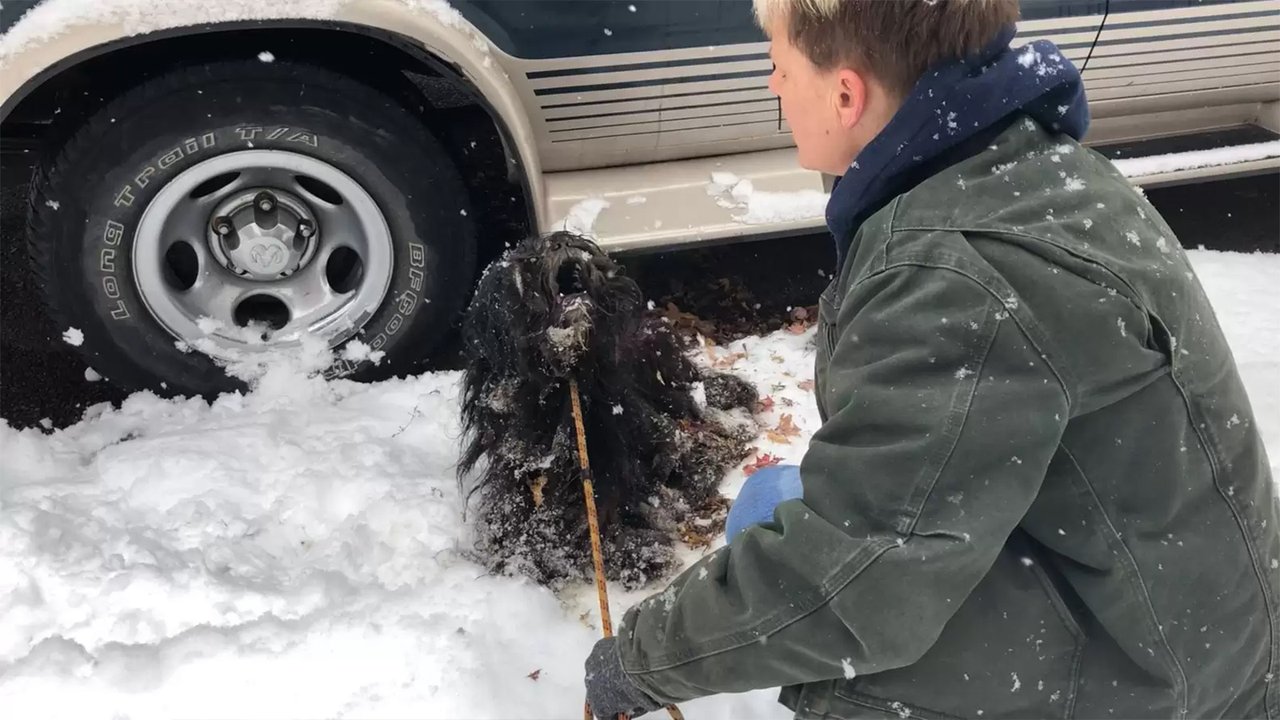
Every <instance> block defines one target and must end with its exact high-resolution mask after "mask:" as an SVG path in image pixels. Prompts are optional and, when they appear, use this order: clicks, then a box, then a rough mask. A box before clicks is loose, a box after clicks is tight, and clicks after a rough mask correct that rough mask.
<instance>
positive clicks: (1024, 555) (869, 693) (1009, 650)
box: [829, 530, 1086, 720]
mask: <svg viewBox="0 0 1280 720" xmlns="http://www.w3.org/2000/svg"><path fill="white" fill-rule="evenodd" d="M922 591H924V590H923V589H922ZM1085 642H1086V640H1085V634H1084V632H1083V631H1082V629H1081V626H1080V624H1079V623H1078V622H1077V621H1076V619H1075V617H1074V615H1073V613H1072V612H1071V610H1070V605H1069V603H1068V602H1067V601H1065V600H1064V595H1063V593H1061V592H1060V591H1059V588H1058V586H1057V584H1056V582H1055V580H1054V577H1053V569H1052V568H1051V567H1045V566H1044V565H1043V562H1042V559H1041V557H1039V553H1037V551H1036V548H1035V545H1034V543H1033V542H1030V541H1029V538H1028V537H1027V536H1026V534H1025V533H1024V532H1023V531H1021V530H1016V531H1014V533H1013V534H1012V535H1011V536H1010V538H1009V540H1008V541H1007V544H1006V545H1005V548H1004V550H1003V551H1002V552H1001V553H1000V555H999V557H998V558H997V559H996V562H995V564H994V565H993V566H992V568H991V570H990V571H989V572H988V573H987V575H986V576H985V577H984V578H983V579H982V581H980V582H979V583H978V585H977V587H975V588H974V590H973V592H972V593H970V595H969V597H967V598H966V599H965V601H964V602H963V603H962V604H961V606H960V608H958V609H957V611H956V614H955V615H954V616H953V617H952V618H951V619H950V621H949V622H948V623H947V624H946V626H945V627H943V629H942V633H941V634H940V635H939V637H938V639H937V641H936V642H935V643H934V645H933V647H931V648H930V649H929V651H928V652H926V653H925V654H924V656H923V657H921V658H920V659H919V660H917V661H916V662H915V663H913V664H911V665H908V666H906V667H901V668H896V669H891V670H885V671H882V672H876V673H869V674H867V675H863V676H860V677H857V678H853V679H851V680H841V681H838V682H836V683H835V684H834V685H833V687H832V704H831V708H830V710H829V712H830V715H831V716H832V717H839V718H862V717H877V716H876V715H873V714H870V713H872V712H881V713H889V715H888V717H894V716H898V717H903V718H921V719H922V720H933V719H935V718H954V717H966V718H971V717H986V718H1024V717H1025V718H1032V717H1034V718H1070V717H1072V716H1073V714H1074V708H1075V702H1076V694H1077V693H1078V692H1079V681H1080V661H1081V658H1082V655H1083V652H1084V647H1085Z"/></svg>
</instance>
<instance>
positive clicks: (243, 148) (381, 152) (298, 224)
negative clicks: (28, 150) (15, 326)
mask: <svg viewBox="0 0 1280 720" xmlns="http://www.w3.org/2000/svg"><path fill="white" fill-rule="evenodd" d="M468 211H469V206H468V197H467V192H466V189H465V186H464V184H463V182H462V179H461V178H460V176H459V174H458V171H457V169H456V168H455V166H454V165H453V163H452V162H451V160H450V159H449V156H448V154H447V153H446V152H445V150H444V148H443V147H442V146H441V145H440V143H439V142H438V141H437V140H436V139H435V138H434V137H432V135H431V134H430V133H429V132H428V131H427V129H426V128H425V127H424V126H423V124H422V123H421V122H420V121H419V120H418V119H416V118H415V117H414V116H413V115H411V114H410V113H409V112H408V111H407V110H406V109H405V108H404V107H403V106H402V105H401V104H399V103H398V102H397V101H396V100H394V99H393V98H392V97H391V96H389V95H386V94H384V93H382V92H380V91H378V90H375V89H373V88H371V87H368V86H366V85H364V84H361V83H359V82H356V81H354V80H352V79H350V78H347V77H345V76H342V75H338V74H334V73H332V72H330V71H326V70H322V69H319V68H316V67H312V66H308V65H300V64H289V63H270V64H268V63H255V62H247V63H246V62H227V63H215V64H209V65H200V66H193V67H185V68H181V69H178V70H174V71H172V72H169V73H166V74H164V75H161V76H159V77H156V78H155V79H152V80H149V81H147V82H145V83H143V84H141V85H140V86H138V87H136V88H134V89H133V90H131V91H129V92H127V93H125V94H123V95H121V96H120V97H118V98H116V99H114V100H113V101H111V102H109V103H108V104H106V105H105V106H103V107H102V108H101V109H100V110H99V111H97V112H95V113H94V114H93V115H92V116H90V117H89V118H87V119H86V120H85V121H84V122H83V124H82V125H81V126H80V127H78V128H77V129H76V130H75V131H74V132H73V133H72V134H71V135H70V139H69V140H68V141H67V142H66V144H65V145H63V147H62V148H61V149H60V151H59V152H57V154H56V155H54V156H53V157H52V159H51V160H50V161H49V162H47V163H43V164H41V166H40V167H38V168H37V171H36V174H35V178H34V179H33V182H32V189H31V195H30V213H29V228H28V230H29V244H30V254H31V258H32V268H33V271H34V272H35V273H36V275H37V277H36V280H37V282H38V283H40V284H41V285H42V286H43V290H44V299H45V302H46V304H47V306H48V309H49V312H50V314H51V316H52V318H53V320H54V322H55V323H57V324H58V325H59V326H60V328H59V329H60V330H66V329H69V328H75V329H78V330H79V331H80V333H79V335H80V336H81V337H83V340H82V342H81V343H80V345H79V351H80V352H81V353H82V354H83V355H84V357H85V360H86V361H87V362H88V363H89V365H90V366H91V367H92V368H94V369H95V370H96V371H98V372H99V373H101V374H102V375H103V376H105V377H106V378H108V379H109V380H110V381H111V382H112V383H114V384H116V385H118V386H120V387H123V388H125V389H127V390H138V389H144V388H146V389H151V390H154V391H156V392H161V393H164V394H174V393H181V394H199V395H206V396H209V395H213V394H216V393H219V392H223V391H228V390H236V389H243V387H244V383H243V382H241V380H240V379H238V378H237V377H233V376H232V375H230V374H229V373H228V370H227V367H228V365H229V364H230V363H231V362H233V361H235V360H244V359H252V358H254V357H255V356H256V355H258V354H260V353H262V352H264V351H266V350H268V349H271V348H278V347H286V346H298V345H300V344H301V343H302V342H303V340H304V336H307V335H310V336H311V337H319V338H321V339H322V340H323V341H324V343H325V344H327V345H328V347H330V348H333V349H335V350H341V349H343V348H344V346H347V345H350V344H351V343H353V342H354V341H357V340H358V341H360V342H361V343H363V345H353V346H351V348H350V349H351V350H356V351H358V352H339V353H335V357H336V358H337V359H336V360H335V362H334V363H333V364H332V365H331V366H329V367H328V368H327V369H326V370H325V374H327V375H329V376H343V377H351V378H353V379H359V380H364V379H378V378H382V377H387V376H391V375H395V374H405V373H407V372H409V371H411V370H414V369H418V368H420V367H422V363H423V361H424V359H425V358H427V357H428V356H429V355H430V353H431V352H432V351H433V350H434V349H435V348H436V347H437V346H438V344H439V342H440V341H441V339H442V338H443V337H445V336H446V335H447V333H448V332H449V329H450V326H451V324H452V323H453V321H454V320H455V319H456V316H457V313H458V312H459V311H460V310H461V308H462V304H463V302H464V301H465V299H466V294H467V292H468V290H469V288H470V287H471V284H472V282H473V281H474V277H475V271H476V268H475V264H476V237H475V235H476V232H475V227H474V225H473V223H472V222H471V219H470V218H469V217H468Z"/></svg>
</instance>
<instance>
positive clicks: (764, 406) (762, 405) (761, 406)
mask: <svg viewBox="0 0 1280 720" xmlns="http://www.w3.org/2000/svg"><path fill="white" fill-rule="evenodd" d="M785 399H786V398H783V400H784V401H785ZM772 409H773V396H772V395H765V396H764V399H763V400H761V401H760V402H758V403H756V412H757V413H763V412H768V411H770V410H772Z"/></svg>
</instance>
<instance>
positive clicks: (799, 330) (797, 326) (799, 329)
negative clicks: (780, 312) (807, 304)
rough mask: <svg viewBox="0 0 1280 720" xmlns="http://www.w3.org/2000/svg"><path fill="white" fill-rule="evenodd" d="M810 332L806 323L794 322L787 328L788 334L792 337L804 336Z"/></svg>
mask: <svg viewBox="0 0 1280 720" xmlns="http://www.w3.org/2000/svg"><path fill="white" fill-rule="evenodd" d="M808 330H809V324H808V323H806V322H793V323H791V324H790V325H788V326H787V332H789V333H791V334H792V335H803V334H805V332H807V331H808Z"/></svg>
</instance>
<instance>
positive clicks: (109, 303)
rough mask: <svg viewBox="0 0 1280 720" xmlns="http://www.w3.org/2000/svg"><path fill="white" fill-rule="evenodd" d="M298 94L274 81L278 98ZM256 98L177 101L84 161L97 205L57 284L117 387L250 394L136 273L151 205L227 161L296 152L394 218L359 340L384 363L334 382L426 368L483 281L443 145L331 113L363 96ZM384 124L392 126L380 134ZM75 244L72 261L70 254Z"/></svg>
mask: <svg viewBox="0 0 1280 720" xmlns="http://www.w3.org/2000/svg"><path fill="white" fill-rule="evenodd" d="M291 87H292V86H290V85H284V84H277V85H276V86H275V87H274V88H271V90H276V91H278V90H281V89H289V88H291ZM261 92H263V93H264V94H265V93H267V92H270V90H265V89H264V90H263V91H261ZM252 94H253V93H252V91H251V90H246V89H245V88H231V87H229V86H214V87H206V88H205V89H203V90H195V89H194V88H192V89H191V90H189V91H187V92H185V93H184V92H176V93H173V94H172V95H170V96H169V97H167V98H165V99H164V100H163V101H161V102H160V103H155V104H152V105H151V106H150V107H148V108H146V109H145V110H143V111H142V112H140V113H135V114H134V115H133V117H124V118H118V119H117V120H116V122H109V124H108V125H107V126H106V131H105V132H104V133H102V136H101V137H100V138H97V139H96V142H95V144H94V151H93V152H90V153H88V154H87V155H86V160H87V162H86V163H85V164H86V165H87V167H84V168H83V171H82V173H81V174H79V175H78V177H79V178H83V179H84V181H85V182H86V183H88V186H87V187H86V188H84V195H82V197H84V198H86V199H87V200H88V202H86V203H85V205H84V207H85V216H84V223H83V227H82V229H81V232H80V234H79V237H80V242H79V244H78V247H76V248H75V249H74V252H75V255H76V257H75V258H61V260H64V261H70V262H57V263H56V264H55V267H60V268H71V267H75V268H76V269H77V272H76V273H75V274H74V276H73V277H65V278H62V277H59V280H61V281H64V282H62V283H59V284H63V285H65V290H67V291H68V292H67V295H68V296H69V297H71V298H73V299H72V301H71V302H72V303H73V304H74V305H75V306H77V307H79V308H84V311H83V312H81V313H79V314H80V315H81V316H83V317H82V322H83V323H84V324H86V325H97V328H95V329H96V330H97V332H90V330H89V329H88V328H86V329H85V332H86V338H90V337H91V336H94V335H96V336H98V337H93V338H92V339H93V345H94V346H95V347H96V348H99V349H98V350H97V352H96V353H95V354H96V355H97V356H98V357H99V358H100V359H99V362H100V363H102V364H103V365H104V367H101V368H99V370H100V372H103V374H104V375H107V376H108V377H111V378H112V379H113V380H115V381H117V382H120V381H123V384H127V385H131V386H137V387H155V386H156V385H158V384H160V380H162V379H163V378H160V377H157V376H156V374H155V372H156V370H161V371H162V372H163V374H164V375H165V376H167V377H169V378H171V380H172V381H173V382H172V383H170V384H176V385H178V386H181V388H182V389H185V390H189V391H193V392H198V393H208V392H216V391H219V390H226V389H232V388H236V387H239V386H240V385H241V384H240V383H238V382H237V381H236V380H235V379H233V378H231V377H230V376H228V375H227V373H226V371H225V370H224V369H223V368H222V367H220V366H219V363H218V362H217V361H215V360H213V359H212V358H210V357H208V356H206V355H204V354H203V353H200V352H196V351H192V350H190V348H189V347H186V346H185V343H181V342H180V341H179V340H178V338H175V337H173V335H172V334H171V333H170V332H169V331H168V330H167V329H165V328H164V327H163V326H162V325H161V324H160V323H159V322H158V321H157V320H156V319H155V318H154V317H153V316H152V314H151V312H150V311H149V310H148V309H147V306H146V304H145V302H144V300H143V298H142V296H141V295H140V293H139V291H138V285H137V282H136V280H135V277H134V269H133V251H134V243H135V238H136V233H137V229H138V226H139V223H140V221H141V219H142V216H143V214H144V212H145V210H146V208H147V207H148V204H149V203H150V202H151V201H152V200H153V199H154V198H155V196H156V195H157V194H158V193H159V192H160V190H161V189H162V188H163V187H164V186H165V184H166V183H167V182H169V181H171V180H173V179H174V178H175V177H177V176H178V175H179V174H181V173H182V172H184V171H185V170H187V169H189V168H191V167H193V166H195V165H197V164H199V163H201V162H203V161H206V160H208V159H210V158H213V157H216V156H218V155H221V154H225V153H230V152H236V151H240V150H253V149H257V150H285V151H290V152H294V153H299V154H303V155H308V156H310V157H313V158H316V159H319V160H321V161H324V162H326V163H328V164H330V165H332V166H334V167H335V168H337V169H338V170H340V171H342V172H343V173H345V174H347V175H349V176H350V177H352V178H353V179H354V180H355V181H356V182H357V183H358V184H359V185H360V186H361V187H363V188H364V190H365V191H366V192H367V193H369V195H370V196H372V198H373V199H374V201H375V203H376V204H377V206H378V208H379V209H380V210H381V212H382V214H383V218H384V220H385V222H386V223H387V226H388V228H389V230H390V233H391V238H392V248H393V260H392V262H393V268H392V277H391V281H390V284H389V286H388V288H387V292H386V294H385V296H384V298H383V300H382V302H381V304H380V305H379V306H378V308H377V310H375V311H374V313H373V314H372V315H371V316H370V317H369V318H368V319H367V321H366V322H364V323H363V324H362V326H361V328H360V330H359V331H358V332H357V333H356V334H355V336H354V337H353V338H351V339H353V340H360V341H362V342H364V343H365V344H367V345H368V346H369V347H370V349H371V350H373V351H381V352H383V353H385V355H386V358H385V360H384V362H383V363H381V364H379V365H375V364H373V363H370V362H368V361H351V360H342V359H339V360H337V361H336V362H335V364H334V365H333V366H331V367H330V368H329V369H328V370H327V371H326V375H329V376H352V377H357V378H360V377H362V376H364V377H377V376H381V375H385V374H389V373H393V372H395V371H397V370H403V369H406V368H407V367H410V366H414V365H416V364H417V361H421V360H422V359H424V356H425V355H426V354H427V353H428V352H429V349H430V347H431V346H432V345H433V341H434V340H436V339H437V338H436V337H433V336H440V335H443V334H444V332H445V331H446V330H447V328H448V326H449V325H450V323H451V322H452V320H453V318H454V316H455V315H456V313H457V311H458V310H459V309H460V307H461V304H462V302H463V300H464V297H463V295H464V293H465V290H466V288H467V287H468V286H469V283H470V280H471V278H472V276H473V274H474V263H475V260H474V252H475V250H474V239H473V238H474V230H473V227H472V224H471V222H470V220H469V218H468V217H467V214H466V213H467V203H466V195H465V190H464V186H463V184H462V182H461V179H460V178H459V177H458V175H457V172H456V170H455V169H454V167H453V166H452V164H451V162H450V161H449V160H448V157H447V155H446V154H445V152H444V151H443V149H442V148H440V147H439V146H438V144H437V143H435V141H434V139H433V138H431V137H430V136H429V135H427V134H426V132H425V130H423V129H422V128H421V127H420V126H418V125H417V124H416V123H414V121H413V120H412V119H410V118H409V117H408V116H407V114H406V113H404V111H403V110H402V109H400V108H399V107H398V106H395V105H393V104H392V103H390V102H389V101H384V102H385V104H384V105H383V108H382V109H383V112H373V113H367V114H369V115H372V116H373V117H372V118H369V119H366V118H363V117H360V114H357V113H356V112H354V111H356V110H358V109H359V108H352V110H353V112H350V113H347V114H346V115H345V116H344V115H343V114H340V113H339V112H336V111H335V110H334V109H333V108H335V107H344V106H350V105H352V104H353V103H358V102H359V100H360V99H359V98H343V97H341V96H339V95H337V94H332V96H331V97H329V98H325V97H324V95H325V94H326V93H325V92H324V91H319V92H317V91H315V90H312V89H308V91H307V92H306V95H307V97H306V98H303V97H297V98H296V99H295V100H296V102H286V103H284V104H282V105H275V106H272V105H271V104H265V103H264V104H261V107H258V108H255V107H254V105H255V103H253V102H248V103H245V102H241V101H242V99H243V98H244V97H245V96H246V95H252ZM375 98H376V99H378V100H382V98H380V97H377V96H375ZM364 99H365V100H366V101H368V100H369V99H370V98H364ZM201 100H203V102H199V101H201ZM197 102H199V104H198V105H197V104H196V103H197ZM202 108H208V109H209V111H208V112H205V113H203V114H204V115H206V117H199V116H200V115H201V113H199V112H197V111H198V110H199V109H202ZM223 108H225V110H223V111H222V112H217V110H219V109H223ZM379 116H381V117H379ZM399 116H403V118H402V117H399ZM162 118H163V121H161V119H162ZM215 118H217V119H215ZM378 120H381V121H382V123H380V124H384V126H383V127H379V126H377V125H375V124H374V122H375V121H378ZM388 121H391V122H388ZM396 121H400V122H396ZM385 125H392V126H395V125H401V126H402V127H398V128H397V127H390V128H388V127H386V126H385ZM174 128H189V129H190V130H189V131H188V132H181V131H175V130H174ZM397 130H398V131H399V132H397ZM112 147H116V148H120V147H136V148H137V149H136V150H134V151H133V152H131V153H129V154H128V155H127V157H125V158H124V159H123V160H120V159H119V156H118V154H117V155H116V159H115V160H112V155H113V154H112V153H110V152H105V149H107V148H112ZM94 177H97V178H100V181H99V182H96V183H95V182H93V180H92V178H94ZM64 202H65V201H64ZM192 240H193V241H196V242H202V241H203V240H204V239H203V238H193V239H192ZM66 245H67V246H68V247H67V249H68V250H70V249H71V247H70V246H72V245H73V243H67V244H66ZM201 270H202V272H203V271H206V270H212V271H222V269H221V268H201ZM51 284H52V283H51ZM77 296H78V297H77ZM64 309H65V308H64ZM64 314H67V313H64ZM358 321H359V319H357V322H358ZM347 342H350V340H348V341H347ZM111 356H117V357H111Z"/></svg>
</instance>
